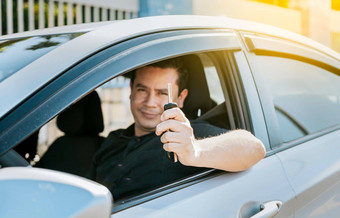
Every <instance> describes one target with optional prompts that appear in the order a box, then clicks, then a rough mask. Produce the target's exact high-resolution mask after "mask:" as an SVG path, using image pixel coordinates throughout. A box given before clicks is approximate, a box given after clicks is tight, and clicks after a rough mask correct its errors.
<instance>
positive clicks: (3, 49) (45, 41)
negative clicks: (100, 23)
mask: <svg viewBox="0 0 340 218" xmlns="http://www.w3.org/2000/svg"><path fill="white" fill-rule="evenodd" d="M82 34H83V33H72V34H58V35H48V36H35V37H27V38H20V39H11V40H3V41H0V82H2V81H3V80H5V79H6V78H8V77H10V76H11V75H12V74H14V73H15V72H17V71H19V70H20V69H22V68H23V67H25V66H26V65H28V64H29V63H31V62H33V61H34V60H36V59H38V58H39V57H41V56H43V55H44V54H46V53H48V52H49V51H51V50H53V49H55V48H57V47H59V46H60V45H62V44H64V43H65V42H68V41H70V40H72V39H74V38H76V37H78V36H80V35H82Z"/></svg>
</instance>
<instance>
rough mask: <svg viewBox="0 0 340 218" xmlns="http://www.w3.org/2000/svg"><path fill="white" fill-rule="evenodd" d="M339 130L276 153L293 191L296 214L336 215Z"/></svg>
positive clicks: (339, 190) (339, 203) (338, 208)
mask: <svg viewBox="0 0 340 218" xmlns="http://www.w3.org/2000/svg"><path fill="white" fill-rule="evenodd" d="M339 146H340V130H335V131H334V132H331V133H328V134H327V135H324V136H320V137H317V138H315V139H312V140H310V141H307V142H304V143H302V144H300V145H299V146H295V147H292V148H290V149H287V150H286V151H285V152H280V153H278V154H277V155H278V157H279V158H280V160H281V162H282V164H283V166H284V168H285V171H286V172H287V176H288V178H289V181H290V183H291V184H292V187H293V189H294V192H295V193H296V200H297V202H296V216H297V217H337V216H338V215H339V214H340V160H339V157H340V149H339Z"/></svg>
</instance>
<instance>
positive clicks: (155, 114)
mask: <svg viewBox="0 0 340 218" xmlns="http://www.w3.org/2000/svg"><path fill="white" fill-rule="evenodd" d="M140 112H141V113H142V114H143V116H144V117H146V118H148V119H154V118H157V117H159V116H160V115H161V114H160V113H158V112H156V111H145V110H140Z"/></svg>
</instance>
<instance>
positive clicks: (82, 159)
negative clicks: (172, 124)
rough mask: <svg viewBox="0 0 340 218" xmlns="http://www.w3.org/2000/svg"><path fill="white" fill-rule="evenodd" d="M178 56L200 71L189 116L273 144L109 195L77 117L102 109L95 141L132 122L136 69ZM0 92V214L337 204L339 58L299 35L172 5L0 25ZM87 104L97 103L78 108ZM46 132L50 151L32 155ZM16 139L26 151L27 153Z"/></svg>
mask: <svg viewBox="0 0 340 218" xmlns="http://www.w3.org/2000/svg"><path fill="white" fill-rule="evenodd" d="M173 57H181V58H182V59H183V60H184V62H185V64H186V66H187V67H188V69H189V71H190V76H189V96H188V100H187V101H186V103H185V105H184V108H183V111H184V112H185V113H186V115H187V117H188V118H190V119H199V120H204V121H207V122H209V123H211V124H213V125H216V126H219V127H222V128H226V129H230V130H232V129H247V130H249V131H251V132H252V133H253V134H254V135H255V136H256V137H257V138H259V139H260V140H261V141H262V142H263V144H264V145H265V148H266V152H267V155H266V157H265V158H264V159H263V160H261V161H260V162H259V163H258V164H256V165H255V166H253V167H251V168H250V169H248V170H245V171H243V172H237V173H236V172H234V173H232V172H224V171H220V170H215V169H209V170H206V171H204V172H201V173H198V174H195V175H193V176H190V177H186V178H183V179H180V180H178V181H176V182H173V183H170V184H164V185H163V186H161V187H157V188H155V189H153V190H145V192H143V193H141V194H140V193H138V194H136V195H133V196H131V197H128V198H126V199H123V200H118V201H115V199H113V200H112V199H111V195H110V193H109V191H108V190H107V189H106V188H105V187H104V186H103V185H101V184H98V183H95V182H93V181H90V180H88V179H86V178H85V177H86V171H85V172H84V171H81V170H82V169H88V167H90V166H89V164H90V163H91V161H92V159H91V157H93V154H94V153H95V150H96V149H97V147H93V145H89V147H91V149H92V150H91V151H90V152H86V151H85V150H87V149H85V148H84V147H82V145H84V146H85V142H86V143H88V142H89V141H91V140H92V139H91V140H89V139H88V138H81V137H83V136H80V133H79V134H78V133H77V134H76V133H74V131H75V130H74V129H72V128H78V127H77V125H78V124H79V123H81V122H82V121H81V119H84V117H85V118H86V119H85V120H89V119H90V116H92V115H93V114H96V113H97V115H96V118H91V119H93V120H94V122H97V121H98V122H99V124H98V125H97V124H93V125H89V124H88V125H86V126H91V127H92V126H96V127H95V130H93V132H94V133H95V134H94V135H96V136H95V137H97V138H96V139H93V140H94V141H97V142H98V141H100V140H102V138H103V137H105V135H106V134H107V133H108V132H110V131H112V130H114V129H116V128H122V127H126V125H128V124H129V123H131V122H132V119H131V115H129V112H128V111H129V110H128V108H127V107H128V103H129V101H128V98H129V77H128V75H129V72H131V71H133V70H135V69H136V68H138V67H141V66H145V65H148V64H150V63H154V62H157V61H161V60H165V59H169V58H173ZM89 96H94V97H89ZM86 98H94V99H97V100H91V101H90V102H91V103H86V102H85V100H84V99H86ZM0 99H1V104H0V164H1V167H2V169H1V170H0V183H1V186H0V192H1V194H0V196H1V197H0V198H1V201H2V202H3V203H2V204H1V206H0V216H1V217H6V216H7V217H13V216H32V217H39V216H41V217H43V216H45V217H46V216H56V217H60V216H89V217H91V216H93V214H97V215H96V216H95V217H100V216H103V217H105V216H112V217H141V216H145V217H174V216H176V217H177V216H179V217H273V216H275V217H337V216H338V214H340V206H339V203H338V200H337V199H339V198H340V188H339V186H340V164H339V163H340V149H339V147H338V146H339V141H340V114H339V112H340V55H339V53H337V52H335V51H333V50H331V49H329V48H327V47H325V46H323V45H321V44H319V43H317V42H315V41H313V40H311V39H309V38H306V37H304V36H301V35H298V34H296V33H292V32H289V31H287V30H283V29H280V28H276V27H272V26H268V25H265V24H260V23H254V22H250V21H244V20H237V19H231V18H223V17H208V16H196V15H170V16H155V17H145V18H137V19H131V20H124V21H112V22H101V23H91V24H82V25H73V26H65V27H59V28H50V29H45V30H36V31H31V32H24V33H18V34H13V35H8V36H2V37H0ZM98 99H99V100H98ZM84 102H85V103H84ZM79 105H82V106H79ZM94 105H99V106H94ZM91 106H93V107H94V108H95V107H97V109H94V110H97V112H90V113H88V114H86V113H85V112H82V110H87V109H84V108H90V107H91ZM82 108H83V109H82ZM98 108H99V112H98ZM101 109H102V112H101V111H100V110H101ZM72 110H73V112H72ZM70 111H71V112H70ZM79 114H83V115H79ZM82 116H83V118H81V117H82ZM86 122H87V121H86ZM102 122H103V123H104V124H101V123H102ZM104 127H105V128H104ZM57 128H60V129H61V130H62V131H64V132H65V133H64V135H63V134H62V133H61V131H60V130H58V129H57ZM79 128H81V127H79ZM103 129H104V131H103ZM52 130H53V131H52ZM51 131H52V132H53V133H51ZM72 132H73V133H74V134H73V135H72V134H71V133H72ZM100 132H102V133H100ZM49 134H50V135H51V134H52V135H53V136H50V135H49ZM84 135H85V136H84V137H88V136H89V135H90V133H89V132H87V133H86V132H85V133H84ZM65 137H66V138H65ZM67 137H68V138H67ZM72 137H73V138H72ZM71 138H72V140H74V141H72V140H71ZM74 138H77V139H74ZM29 140H31V141H29ZM77 140H82V143H80V144H81V145H78V144H77V143H78V142H76V141H77ZM37 143H38V144H39V146H40V149H42V150H44V149H45V150H47V151H46V153H44V152H45V150H44V152H41V154H40V155H39V154H38V156H34V155H35V153H36V151H34V152H33V156H32V154H31V153H30V152H29V150H30V149H29V148H31V147H32V146H31V145H33V149H36V146H37ZM41 143H42V144H43V145H40V144H41ZM44 143H45V144H44ZM55 143H56V144H58V146H54V144H55ZM51 144H52V145H51ZM99 144H100V143H99ZM44 146H45V147H44ZM86 146H87V145H86ZM95 146H98V145H95ZM99 146H100V145H99ZM19 147H20V148H23V149H24V151H25V149H26V151H25V152H26V153H25V152H24V153H23V154H22V155H19V149H18V148H19ZM54 148H55V149H54ZM89 149H90V148H89ZM38 150H39V149H38ZM55 150H57V151H55ZM38 153H39V152H38ZM42 153H44V154H42ZM39 158H40V160H39ZM45 159H48V160H45ZM74 163H76V164H74ZM78 164H79V165H78ZM82 164H84V165H82ZM44 168H45V169H44ZM71 174H74V175H71ZM46 190H47V191H46ZM3 193H5V194H3ZM39 193H40V194H39ZM77 193H78V194H77ZM79 193H83V194H82V195H81V194H79ZM20 199H26V200H25V201H21V200H20ZM19 200H20V201H19ZM4 202H6V203H4ZM16 202H20V203H19V204H18V203H16ZM42 208H44V210H43V212H44V213H40V212H41V211H42ZM49 213H50V214H49Z"/></svg>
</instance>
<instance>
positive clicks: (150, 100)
mask: <svg viewBox="0 0 340 218" xmlns="http://www.w3.org/2000/svg"><path fill="white" fill-rule="evenodd" d="M144 103H145V105H147V106H148V107H155V106H156V105H157V99H156V96H155V95H154V94H153V93H149V94H148V95H147V96H146V99H145V102H144Z"/></svg>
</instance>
